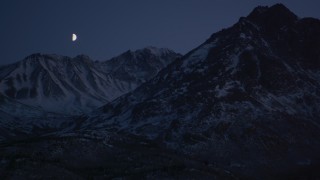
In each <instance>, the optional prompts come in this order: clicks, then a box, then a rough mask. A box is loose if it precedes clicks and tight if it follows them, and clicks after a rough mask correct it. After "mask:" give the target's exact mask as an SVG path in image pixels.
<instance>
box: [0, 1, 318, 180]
mask: <svg viewBox="0 0 320 180" xmlns="http://www.w3.org/2000/svg"><path fill="white" fill-rule="evenodd" d="M139 52H140V53H139V54H145V53H148V52H153V54H157V53H155V52H159V51H154V50H153V48H148V50H143V51H139ZM144 52H145V53H144ZM160 52H161V51H160ZM136 57H139V56H138V55H134V54H133V52H131V51H128V52H126V53H124V54H122V55H121V56H119V57H118V58H115V59H112V60H110V61H106V62H104V63H101V64H99V67H98V70H99V71H98V70H97V71H98V72H101V71H102V70H101V69H103V71H104V72H109V74H108V75H110V76H112V77H114V78H117V79H121V80H130V81H131V80H133V79H134V80H133V81H134V82H139V83H142V84H140V85H139V86H138V87H137V88H136V89H135V90H133V91H130V92H129V93H127V94H124V95H122V96H120V97H117V98H116V99H115V100H113V101H111V102H109V103H107V104H106V105H104V106H102V107H101V108H98V109H96V110H94V111H92V112H90V113H86V114H83V115H80V116H75V117H72V118H69V119H68V121H65V122H67V123H63V124H62V125H61V126H60V128H57V129H56V130H53V131H51V132H50V131H45V133H38V134H36V133H37V132H38V130H37V129H35V130H34V131H33V132H34V133H35V134H36V135H35V136H32V137H31V138H21V139H17V138H14V140H10V141H6V142H3V143H0V154H1V156H0V162H1V163H0V175H2V177H4V179H6V178H8V179H9V178H15V179H19V178H33V179H34V178H39V179H57V178H61V177H64V178H67V179H117V178H118V179H319V177H320V174H319V172H318V170H319V167H320V156H319V153H318V152H319V151H320V115H319V112H320V67H319V66H320V21H319V20H318V19H314V18H298V17H297V16H296V15H295V14H294V13H292V12H291V11H290V10H289V9H287V8H286V7H285V6H284V5H282V4H276V5H274V6H271V7H262V6H261V7H257V8H255V9H254V10H253V11H252V12H251V13H250V14H249V15H248V16H247V17H242V18H240V19H239V21H238V22H237V23H236V24H234V25H233V26H232V27H230V28H227V29H224V30H222V31H219V32H217V33H214V34H213V35H212V36H211V37H210V38H209V39H208V40H206V41H205V42H204V43H203V44H201V45H200V46H199V47H197V48H195V49H194V50H192V51H190V52H189V53H187V54H186V55H184V56H182V57H178V58H177V59H175V60H174V61H173V62H172V63H170V64H169V65H168V66H166V67H165V68H163V69H162V70H160V72H158V73H157V74H156V75H155V76H154V77H152V78H151V79H149V80H148V81H144V80H143V79H142V78H141V77H142V76H143V75H146V74H148V75H150V74H153V73H150V72H148V71H147V70H148V69H149V68H150V67H148V65H145V66H141V65H140V64H139V63H138V62H137V60H138V59H143V58H136ZM147 57H148V56H147ZM124 59H130V60H131V61H126V60H124ZM148 60H150V58H146V59H145V60H142V61H143V62H149V61H148ZM115 62H119V63H121V64H122V63H123V64H122V65H116V63H115ZM128 62H130V63H128ZM132 64H133V66H135V67H136V68H139V69H140V68H141V69H142V71H144V70H146V71H145V73H141V72H138V71H136V70H134V69H135V68H132V69H130V68H125V67H126V66H128V67H131V65H132ZM159 64H160V63H159ZM108 67H112V68H109V69H108ZM152 67H155V69H157V68H156V67H157V65H153V66H152ZM11 69H14V68H13V67H10V68H8V67H7V68H6V71H1V72H3V73H2V74H5V72H11ZM2 74H1V76H2ZM154 74H155V73H154ZM7 84H9V85H10V83H7ZM7 96H8V95H7ZM6 98H7V97H6ZM0 115H1V113H0ZM9 118H10V117H9ZM4 129H5V128H4ZM1 132H2V131H1ZM10 132H11V130H10V131H9V132H6V133H7V134H8V133H10Z"/></svg>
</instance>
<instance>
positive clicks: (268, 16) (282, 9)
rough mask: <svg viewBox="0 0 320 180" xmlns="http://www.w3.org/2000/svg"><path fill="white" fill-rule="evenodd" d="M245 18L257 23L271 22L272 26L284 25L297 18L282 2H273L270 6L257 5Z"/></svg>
mask: <svg viewBox="0 0 320 180" xmlns="http://www.w3.org/2000/svg"><path fill="white" fill-rule="evenodd" d="M247 18H248V19H249V20H251V21H253V22H255V23H258V24H263V23H265V22H267V23H272V25H273V26H274V25H275V26H278V25H280V24H282V25H286V24H290V23H292V22H295V21H297V20H298V17H297V15H295V14H294V13H293V12H291V11H290V10H289V9H288V8H287V7H286V6H285V5H283V4H275V5H273V6H271V7H268V6H258V7H256V8H255V9H254V10H253V11H252V12H251V13H250V14H249V15H248V16H247Z"/></svg>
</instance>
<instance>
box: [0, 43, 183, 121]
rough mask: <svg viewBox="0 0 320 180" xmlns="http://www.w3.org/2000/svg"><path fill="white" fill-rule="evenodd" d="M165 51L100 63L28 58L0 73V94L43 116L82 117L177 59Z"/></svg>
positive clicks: (137, 53) (143, 52)
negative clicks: (51, 113) (78, 115)
mask: <svg viewBox="0 0 320 180" xmlns="http://www.w3.org/2000/svg"><path fill="white" fill-rule="evenodd" d="M179 56H180V55H178V54H177V53H175V52H173V51H171V50H168V49H158V48H154V47H148V48H145V49H142V50H137V51H134V52H131V51H128V52H126V53H124V54H122V55H120V56H119V57H115V58H113V59H111V60H109V61H105V62H97V61H96V62H94V61H92V60H91V59H90V58H89V57H88V56H85V55H79V56H77V57H75V58H70V57H66V56H59V55H48V54H33V55H30V56H28V57H26V58H25V59H24V60H22V61H20V62H17V63H14V64H11V65H7V66H3V67H0V85H1V86H0V87H1V88H0V92H1V93H2V94H3V95H5V96H6V97H9V98H12V99H14V100H17V101H19V102H21V103H24V104H26V105H31V106H36V107H40V108H42V109H44V110H45V111H48V112H56V113H57V112H58V113H64V114H68V115H72V114H79V113H83V112H88V111H90V110H93V109H94V108H97V107H99V106H101V105H103V104H105V103H107V102H110V101H112V100H113V99H115V98H117V97H119V96H121V95H123V94H125V93H127V92H129V91H131V90H133V89H135V88H136V87H137V86H139V85H140V84H142V83H143V82H146V81H147V80H149V79H150V78H152V77H153V76H155V75H156V74H157V73H158V71H160V70H161V69H162V68H164V67H165V66H167V65H168V64H169V63H171V62H172V61H173V60H174V59H175V58H177V57H179Z"/></svg>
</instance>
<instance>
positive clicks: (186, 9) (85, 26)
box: [0, 0, 320, 65]
mask: <svg viewBox="0 0 320 180" xmlns="http://www.w3.org/2000/svg"><path fill="white" fill-rule="evenodd" d="M278 2H281V3H283V4H285V5H286V6H287V7H288V8H289V9H291V10H292V11H293V12H294V13H296V14H297V15H298V16H300V17H306V16H308V17H316V18H320V11H319V7H320V1H317V0H303V1H302V0H283V1H281V0H280V1H279V0H278V1H277V0H261V1H258V0H241V1H240V0H104V1H103V0H52V1H51V0H50V1H49V0H1V2H0V58H1V59H0V65H1V64H7V63H11V62H15V61H19V60H21V59H23V58H24V57H25V56H27V55H30V54H32V53H37V52H41V53H55V54H61V55H67V56H72V57H73V56H75V55H77V54H87V55H89V56H90V57H92V58H93V59H95V60H106V59H109V58H111V57H113V56H116V55H118V54H120V53H122V52H124V51H126V50H128V49H131V50H135V49H139V48H143V47H146V46H150V45H152V46H156V47H168V48H171V49H173V50H175V51H177V52H180V53H186V52H188V51H189V50H191V49H192V48H195V47H196V46H198V45H199V44H200V43H202V42H203V41H205V40H206V39H207V38H208V37H209V36H210V35H211V34H212V33H214V32H216V31H218V30H220V29H222V28H226V27H229V26H231V25H232V24H234V23H235V22H237V21H238V19H239V17H241V16H246V15H248V14H249V13H250V12H251V11H252V9H253V8H254V7H256V6H257V5H273V4H275V3H278ZM72 33H76V34H77V35H78V37H79V39H78V41H76V42H75V43H74V42H71V34H72Z"/></svg>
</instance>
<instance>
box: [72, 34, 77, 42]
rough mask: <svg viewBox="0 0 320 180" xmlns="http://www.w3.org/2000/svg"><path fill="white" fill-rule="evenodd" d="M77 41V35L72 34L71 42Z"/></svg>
mask: <svg viewBox="0 0 320 180" xmlns="http://www.w3.org/2000/svg"><path fill="white" fill-rule="evenodd" d="M76 40H77V35H76V34H72V41H73V42H74V41H76Z"/></svg>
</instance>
